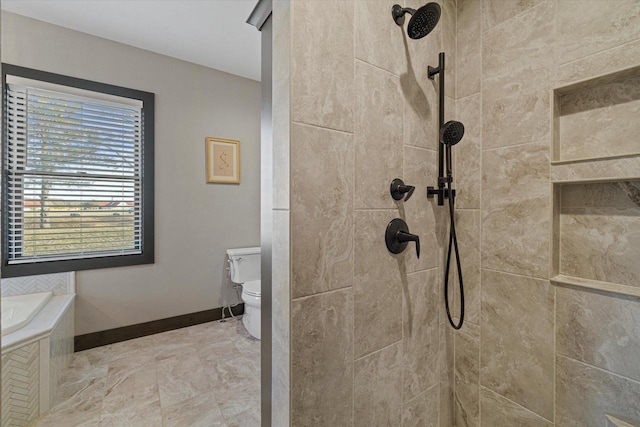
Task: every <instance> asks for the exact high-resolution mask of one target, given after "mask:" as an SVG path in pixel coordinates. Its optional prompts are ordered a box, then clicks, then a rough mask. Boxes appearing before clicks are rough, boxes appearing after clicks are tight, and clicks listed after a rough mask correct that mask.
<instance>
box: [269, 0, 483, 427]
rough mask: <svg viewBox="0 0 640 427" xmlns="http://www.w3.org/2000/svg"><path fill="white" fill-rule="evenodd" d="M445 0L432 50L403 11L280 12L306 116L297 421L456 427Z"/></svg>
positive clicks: (294, 245) (301, 126)
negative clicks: (449, 303) (432, 195)
mask: <svg viewBox="0 0 640 427" xmlns="http://www.w3.org/2000/svg"><path fill="white" fill-rule="evenodd" d="M442 1H443V3H442V10H443V19H442V20H441V22H440V24H439V25H438V27H437V28H436V29H435V30H434V31H433V32H432V33H431V34H430V35H429V36H427V37H426V38H423V39H421V40H417V41H416V40H411V39H409V38H408V37H407V35H406V32H405V31H404V29H403V28H399V27H398V26H397V25H396V24H395V23H394V22H393V19H392V17H391V7H392V5H393V4H394V3H396V1H394V0H326V1H308V0H291V1H290V2H284V3H286V5H287V7H283V6H282V5H279V4H278V3H280V2H278V1H276V2H275V3H276V5H275V6H274V13H275V12H276V11H277V10H278V9H279V8H285V9H287V11H290V15H288V17H287V18H285V19H288V22H287V23H288V25H289V35H288V37H287V43H290V59H289V61H290V65H291V74H290V76H286V75H285V74H284V73H282V75H283V78H285V79H287V78H288V79H290V80H289V81H290V85H289V87H290V90H291V91H290V93H285V96H289V97H290V101H291V110H290V115H289V118H290V121H289V122H288V125H287V126H288V127H287V126H285V125H283V126H282V127H281V128H282V129H284V130H285V133H286V131H288V133H287V135H288V136H289V137H290V158H286V159H285V158H284V157H283V159H284V160H286V161H288V162H289V168H288V171H289V172H290V175H289V177H288V178H289V179H290V181H289V182H290V189H291V193H290V195H289V198H288V201H282V202H281V203H280V205H281V207H283V208H284V209H287V208H288V209H290V211H287V212H290V220H291V223H290V249H291V252H290V264H291V269H290V280H291V284H290V306H291V312H290V339H291V342H290V350H291V351H290V364H291V370H290V390H291V394H290V403H291V409H290V415H291V416H290V423H291V425H293V426H329V425H331V426H367V427H371V426H394V427H397V426H418V425H420V426H424V425H431V426H438V425H441V426H443V427H448V426H451V425H452V423H453V410H452V408H453V400H452V397H453V394H452V391H453V378H454V376H453V344H454V343H453V334H452V333H451V332H450V331H448V330H447V329H446V328H445V326H444V323H442V320H443V318H442V317H440V316H439V310H440V309H441V304H440V299H441V294H442V292H441V288H442V286H441V284H442V273H441V269H440V264H441V259H442V246H443V242H444V234H443V232H442V231H443V230H444V228H445V227H446V218H445V217H444V216H443V212H444V209H443V208H442V207H438V206H437V205H436V203H435V202H434V201H431V200H428V199H427V198H426V197H425V193H426V187H427V185H434V184H436V182H437V181H436V180H437V163H436V162H437V128H436V125H437V117H438V110H437V108H438V107H437V105H438V104H437V92H436V89H437V81H436V82H433V81H431V80H428V79H427V66H428V65H433V66H436V65H437V62H438V52H440V51H441V50H442V49H443V46H444V49H445V50H447V51H449V52H450V61H449V62H448V71H447V73H448V74H447V77H448V83H447V90H448V91H449V92H448V93H449V99H448V101H447V102H448V103H447V105H448V107H450V108H451V109H450V110H449V113H448V114H447V119H453V118H454V114H455V110H454V108H455V102H454V94H455V83H456V81H455V61H454V57H455V55H454V53H453V52H455V19H456V16H455V2H454V1H452V0H442ZM422 4H423V3H422V1H421V0H408V1H407V2H406V3H405V4H403V6H408V7H414V8H417V7H420V6H421V5H422ZM407 21H408V19H407ZM278 22H280V21H278ZM281 33H282V31H281ZM478 79H479V77H478ZM279 86H286V85H277V84H275V83H274V87H279ZM279 120H286V117H285V116H284V114H283V115H282V116H280V119H279ZM276 128H277V126H276ZM476 134H477V137H479V134H480V132H479V122H478V129H477V130H476ZM276 144H277V142H276ZM478 149H479V147H478ZM473 161H474V160H473V159H469V162H471V163H473ZM285 166H286V165H285ZM476 166H477V168H479V163H477V161H476ZM281 175H282V176H283V177H286V174H285V172H283V173H282V174H281ZM394 178H403V179H404V180H405V182H406V183H407V184H410V185H415V186H416V187H417V189H416V192H415V194H414V196H413V198H412V199H411V200H409V201H408V202H406V203H404V202H398V203H396V202H395V201H394V200H393V199H392V198H391V196H390V194H389V185H390V183H391V181H392V180H393V179H394ZM285 179H286V178H285ZM283 184H284V185H286V183H283ZM473 200H478V199H477V198H476V199H470V201H471V203H472V202H473ZM397 217H400V218H404V219H405V220H406V221H407V223H408V225H409V228H410V231H411V232H413V233H416V234H418V235H419V236H420V239H421V243H422V253H421V256H420V258H419V259H418V258H417V257H416V254H415V248H414V246H413V245H410V246H409V247H408V249H407V250H406V251H405V253H403V254H400V255H397V256H394V255H392V254H390V253H389V252H388V251H387V249H386V246H385V243H384V232H385V229H386V226H387V224H388V222H389V221H390V220H391V219H393V218H397ZM479 219H480V218H479V215H478V216H477V217H473V216H471V217H469V219H468V220H469V221H472V222H479ZM475 240H476V241H477V240H479V235H478V236H476V237H475ZM274 251H275V249H274ZM283 252H284V251H283ZM475 256H476V258H479V253H477V254H476V255H475ZM475 275H476V276H477V281H479V270H478V272H476V273H475ZM281 297H283V298H284V297H286V295H285V294H284V293H281ZM274 298H275V296H274ZM477 300H478V301H479V298H477ZM478 306H479V305H478ZM274 307H275V302H274ZM274 316H276V314H274ZM477 316H478V311H476V317H477ZM279 335H283V336H284V335H286V334H283V333H281V334H279ZM274 336H275V334H274ZM285 375H286V374H285ZM283 397H285V398H286V396H285V395H283ZM274 403H276V404H277V402H274ZM280 419H284V418H283V417H281V418H280ZM285 422H287V423H289V421H285Z"/></svg>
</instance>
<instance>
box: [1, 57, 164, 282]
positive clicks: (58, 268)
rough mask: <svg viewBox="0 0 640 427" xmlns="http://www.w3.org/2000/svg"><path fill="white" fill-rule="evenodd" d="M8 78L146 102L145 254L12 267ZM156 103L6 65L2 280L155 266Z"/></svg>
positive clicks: (145, 96) (121, 90) (146, 96)
mask: <svg viewBox="0 0 640 427" xmlns="http://www.w3.org/2000/svg"><path fill="white" fill-rule="evenodd" d="M7 76H16V77H22V78H27V79H31V80H39V81H42V82H47V83H53V84H57V85H61V86H68V87H71V88H77V89H84V90H88V91H92V92H98V93H104V94H109V95H115V96H120V97H123V98H130V99H136V100H139V101H142V105H143V106H142V162H141V163H142V164H141V166H142V168H141V169H142V175H141V176H142V191H141V196H142V200H141V205H142V239H141V242H142V253H140V254H127V255H112V256H103V257H93V258H83V259H69V260H52V261H38V262H30V263H23V264H9V257H8V254H9V251H8V249H9V246H8V244H9V242H8V233H7V232H6V231H7V230H8V225H9V210H8V207H9V206H8V197H7V196H8V180H7V173H8V171H7V170H5V166H6V158H5V156H6V147H7V144H8V139H7V138H8V135H7V122H6V121H7V117H6V115H7V110H6V108H7V107H6V93H7ZM154 102H155V94H153V93H151V92H145V91H141V90H136V89H129V88H125V87H122V86H115V85H111V84H107V83H100V82H95V81H91V80H85V79H81V78H77V77H70V76H65V75H62V74H55V73H50V72H46V71H40V70H35V69H32V68H26V67H21V66H17V65H12V64H6V63H2V114H1V121H2V166H1V168H2V233H0V234H2V270H1V277H3V278H6V277H19V276H31V275H36V274H47V273H60V272H68V271H78V270H93V269H100V268H111V267H122V266H132V265H141V264H153V263H154V261H155V248H154V242H155V239H154V229H155V223H154V177H155V172H154V170H155V169H154V140H155V135H154V122H155V117H154Z"/></svg>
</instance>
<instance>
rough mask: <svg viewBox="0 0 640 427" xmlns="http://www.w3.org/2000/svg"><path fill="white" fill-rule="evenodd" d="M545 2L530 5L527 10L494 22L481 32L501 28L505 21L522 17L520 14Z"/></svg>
mask: <svg viewBox="0 0 640 427" xmlns="http://www.w3.org/2000/svg"><path fill="white" fill-rule="evenodd" d="M543 4H545V2H544V1H542V2H540V3H538V4H536V5H533V6H529V7H528V8H526V9H525V10H523V11H521V12H518V13H516V14H515V15H513V16H510V17H508V18H507V19H505V20H504V21H502V22H498V23H497V24H493V25H492V26H491V27H489V28H487V29H485V30H481V32H482V33H484V32H485V31H493V30H494V29H495V28H499V27H501V26H503V25H505V23H506V22H509V21H511V20H512V19H515V18H518V17H520V16H522V15H524V14H525V13H527V12H529V11H530V10H531V9H534V8H536V7H540V6H542V5H543ZM481 16H482V15H481Z"/></svg>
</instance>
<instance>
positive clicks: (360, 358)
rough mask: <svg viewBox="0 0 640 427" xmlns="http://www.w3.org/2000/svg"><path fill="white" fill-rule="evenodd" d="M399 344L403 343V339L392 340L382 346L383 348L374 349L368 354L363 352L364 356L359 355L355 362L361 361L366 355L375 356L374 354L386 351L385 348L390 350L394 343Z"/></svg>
mask: <svg viewBox="0 0 640 427" xmlns="http://www.w3.org/2000/svg"><path fill="white" fill-rule="evenodd" d="M398 344H402V340H401V339H400V340H397V341H394V342H392V343H391V344H387V345H385V346H384V347H381V348H379V349H377V350H373V351H371V352H369V353H367V354H363V355H362V356H359V357H358V358H356V359H355V360H354V363H355V362H358V361H360V360H362V359H364V358H365V357H369V356H373V355H374V354H377V353H381V352H382V351H384V350H388V349H390V348H391V347H393V346H394V345H398Z"/></svg>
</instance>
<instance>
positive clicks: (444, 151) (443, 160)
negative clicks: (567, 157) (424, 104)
mask: <svg viewBox="0 0 640 427" xmlns="http://www.w3.org/2000/svg"><path fill="white" fill-rule="evenodd" d="M444 59H445V57H444V52H440V55H438V67H437V68H434V67H429V68H428V77H429V79H431V80H433V79H434V78H435V76H436V74H437V75H438V87H439V91H438V92H439V114H438V129H439V132H438V160H439V162H438V188H434V187H427V197H428V198H432V197H433V196H437V197H438V206H442V205H444V199H448V200H449V224H450V225H449V246H448V248H447V264H446V268H445V272H444V302H445V308H446V311H447V318H448V319H449V323H450V324H451V326H452V327H453V328H454V329H460V328H461V327H462V324H463V322H464V285H463V281H462V266H461V264H460V251H459V250H458V237H457V236H456V221H455V197H456V192H455V190H454V189H453V188H452V187H453V185H452V183H453V170H452V169H453V168H452V160H451V157H452V156H451V154H452V153H451V147H453V146H454V145H456V144H457V143H458V142H460V140H461V139H462V137H463V136H464V125H463V124H462V123H460V122H457V121H455V120H451V121H448V122H447V123H445V122H444V64H445V61H444ZM445 187H446V188H445ZM452 250H453V251H455V256H456V265H457V270H458V281H459V283H460V317H459V319H458V323H457V324H456V323H454V321H453V317H452V316H451V310H450V307H449V306H450V304H449V270H450V267H451V252H452Z"/></svg>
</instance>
